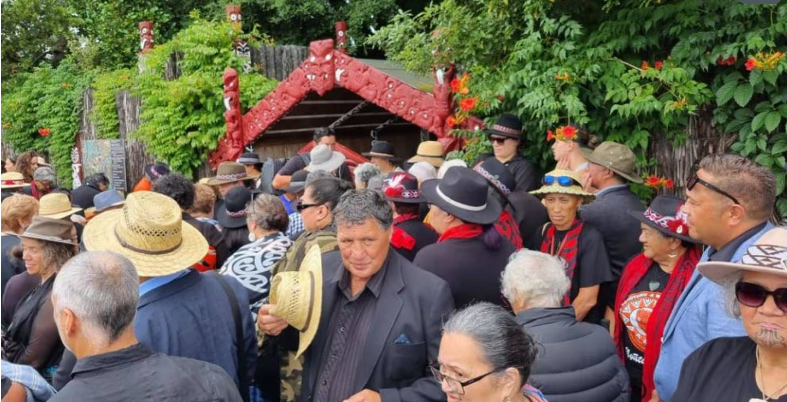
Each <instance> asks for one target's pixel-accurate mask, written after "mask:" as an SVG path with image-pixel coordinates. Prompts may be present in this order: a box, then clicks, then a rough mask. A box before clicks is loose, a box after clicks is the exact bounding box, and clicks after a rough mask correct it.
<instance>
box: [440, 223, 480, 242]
mask: <svg viewBox="0 0 787 402" xmlns="http://www.w3.org/2000/svg"><path fill="white" fill-rule="evenodd" d="M482 233H484V227H483V226H481V225H478V224H475V223H463V224H461V225H459V226H455V227H452V228H451V229H448V230H446V231H445V233H443V234H442V235H440V238H439V239H437V242H438V243H440V242H444V241H446V240H449V239H472V238H474V237H478V236H481V234H482Z"/></svg>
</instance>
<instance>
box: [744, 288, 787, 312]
mask: <svg viewBox="0 0 787 402" xmlns="http://www.w3.org/2000/svg"><path fill="white" fill-rule="evenodd" d="M768 296H773V302H774V303H775V304H776V307H778V308H779V310H781V311H783V312H785V313H787V288H779V289H776V290H774V291H770V290H768V289H765V288H764V287H762V286H760V285H757V284H754V283H749V282H738V283H737V284H735V298H736V299H738V302H740V303H741V304H743V305H744V306H748V307H755V308H756V307H760V306H762V305H763V304H765V299H767V298H768Z"/></svg>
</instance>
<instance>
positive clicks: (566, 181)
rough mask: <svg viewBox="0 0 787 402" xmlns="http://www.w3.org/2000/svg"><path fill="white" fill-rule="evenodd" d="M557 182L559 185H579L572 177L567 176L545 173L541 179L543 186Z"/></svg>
mask: <svg viewBox="0 0 787 402" xmlns="http://www.w3.org/2000/svg"><path fill="white" fill-rule="evenodd" d="M555 183H557V185H558V186H560V187H571V186H581V184H579V183H578V182H577V181H576V180H574V178H573V177H569V176H550V175H546V176H544V178H543V179H542V180H541V184H543V185H545V186H552V185H554V184H555Z"/></svg>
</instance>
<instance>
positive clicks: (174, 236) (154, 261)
mask: <svg viewBox="0 0 787 402" xmlns="http://www.w3.org/2000/svg"><path fill="white" fill-rule="evenodd" d="M84 244H85V248H86V249H87V250H88V251H100V250H108V251H114V252H116V253H119V254H122V255H123V256H125V257H126V258H128V259H129V260H130V261H131V262H132V263H133V264H134V267H135V268H136V270H137V273H138V275H139V280H140V285H139V306H138V307H137V316H136V319H135V321H134V333H135V334H136V335H137V338H138V339H139V341H140V343H142V344H144V345H146V346H148V347H150V348H151V349H153V350H154V351H156V352H160V353H164V354H168V355H173V356H182V357H190V358H193V359H197V360H202V361H205V362H209V363H213V364H216V365H218V366H220V367H221V368H223V369H224V370H225V371H226V372H227V373H228V374H229V375H230V377H232V379H233V380H234V381H235V383H236V384H238V383H239V379H240V378H241V377H243V378H244V381H245V380H249V379H251V378H253V375H254V369H255V366H256V361H257V347H256V336H255V334H254V323H253V321H252V317H251V315H250V314H243V311H246V312H247V313H248V310H247V309H248V306H249V300H248V297H247V295H246V291H245V289H244V287H243V286H242V285H241V284H240V283H238V281H237V280H236V279H234V278H229V277H223V278H220V279H223V280H224V281H226V283H225V284H222V283H220V282H219V280H220V279H219V278H218V275H202V274H200V273H199V272H198V271H196V270H194V269H191V268H189V267H190V266H192V265H193V264H194V263H196V262H198V261H200V260H201V259H202V258H203V257H204V256H205V254H206V253H207V252H208V243H207V241H206V240H205V238H204V237H203V236H202V234H200V232H199V231H198V230H197V229H196V228H194V227H193V226H191V225H189V224H188V223H184V222H183V221H182V212H181V209H180V206H179V205H178V204H177V202H175V201H174V200H173V199H172V198H169V197H167V196H165V195H162V194H158V193H153V192H149V191H139V192H134V193H131V194H129V195H128V198H127V199H126V202H125V204H123V207H122V208H121V209H116V210H110V211H105V212H103V213H101V214H100V215H97V216H96V217H94V218H93V219H91V220H90V222H88V224H87V226H86V227H85V233H84ZM228 292H229V294H228ZM230 297H231V298H230ZM233 303H237V305H238V308H239V309H240V311H241V314H240V315H239V316H240V319H241V326H242V328H243V339H242V340H238V339H237V337H236V331H235V330H234V328H236V323H235V321H234V319H233V312H232V311H233V310H232V307H231V305H232V304H233ZM163 324H165V325H163ZM237 350H241V351H242V352H245V354H244V355H245V359H246V363H247V367H240V368H239V367H238V356H239V355H238V353H237ZM74 363H75V358H74V356H73V354H71V353H69V352H66V355H64V357H63V361H62V362H61V363H60V367H59V368H58V374H57V376H56V382H57V379H59V381H61V382H60V383H59V385H63V384H65V382H67V381H68V380H70V375H69V374H70V372H71V370H72V369H73V367H74V366H73V365H74ZM248 383H249V382H246V384H248ZM241 391H242V390H241Z"/></svg>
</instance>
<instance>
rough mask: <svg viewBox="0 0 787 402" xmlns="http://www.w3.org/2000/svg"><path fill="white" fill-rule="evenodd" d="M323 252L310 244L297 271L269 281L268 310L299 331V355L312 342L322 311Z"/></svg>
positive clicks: (285, 273)
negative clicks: (272, 305)
mask: <svg viewBox="0 0 787 402" xmlns="http://www.w3.org/2000/svg"><path fill="white" fill-rule="evenodd" d="M322 286H323V283H322V254H321V253H320V247H319V246H317V245H313V246H312V247H311V248H310V249H309V250H308V251H307V252H306V255H305V256H304V257H303V262H301V266H300V269H299V270H298V271H286V272H279V273H278V274H276V276H274V277H273V280H272V281H271V292H270V294H271V297H270V302H271V304H274V305H275V307H274V308H273V309H271V311H270V313H271V314H272V315H275V316H277V317H280V318H281V319H283V320H284V321H286V322H287V323H288V324H290V325H292V326H293V327H294V328H295V329H297V330H298V331H299V332H300V342H299V344H298V352H297V353H296V354H295V357H296V358H297V357H298V356H300V355H302V354H303V352H305V351H306V349H307V348H308V347H309V345H311V343H312V341H313V340H314V336H315V335H316V334H317V328H318V327H319V325H320V315H321V314H322Z"/></svg>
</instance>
